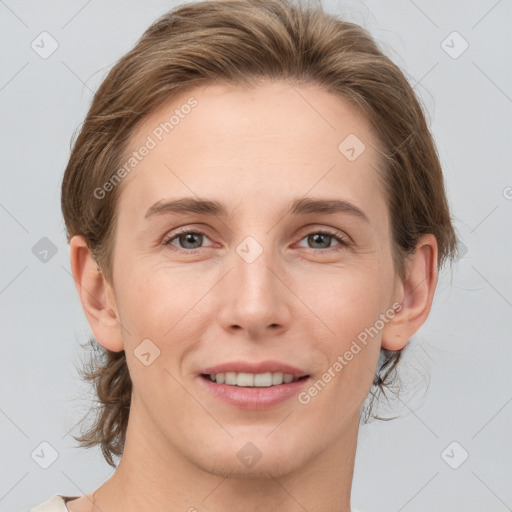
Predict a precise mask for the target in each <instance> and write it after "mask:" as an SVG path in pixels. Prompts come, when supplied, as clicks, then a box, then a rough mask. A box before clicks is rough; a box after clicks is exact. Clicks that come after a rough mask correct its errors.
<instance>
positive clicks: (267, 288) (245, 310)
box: [221, 233, 289, 333]
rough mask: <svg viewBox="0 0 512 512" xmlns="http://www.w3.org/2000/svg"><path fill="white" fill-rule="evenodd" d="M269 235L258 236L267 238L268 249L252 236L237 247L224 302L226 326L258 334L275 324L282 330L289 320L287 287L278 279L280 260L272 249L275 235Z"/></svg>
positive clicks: (223, 314)
mask: <svg viewBox="0 0 512 512" xmlns="http://www.w3.org/2000/svg"><path fill="white" fill-rule="evenodd" d="M267 235H268V234H267ZM267 235H265V233H263V234H262V235H259V236H258V237H259V238H260V239H262V238H263V237H264V236H266V239H265V242H266V243H265V246H264V245H263V243H260V241H258V240H257V239H256V236H253V235H249V236H247V237H246V238H244V239H243V240H242V241H241V242H240V243H239V244H238V245H237V246H236V247H235V248H234V252H233V255H232V261H231V263H232V265H231V266H232V267H233V270H232V271H231V272H230V279H229V280H228V286H229V292H228V293H226V294H225V299H224V300H223V301H222V302H223V304H222V314H221V316H222V320H223V323H225V327H229V326H233V325H237V326H239V327H242V328H244V329H246V330H248V331H252V332H253V333H255V332H257V331H261V330H264V329H266V328H267V327H270V326H274V325H278V326H281V327H282V326H283V325H284V324H286V323H287V321H288V319H289V315H288V314H287V310H288V308H287V307H286V297H285V293H284V292H285V290H286V287H285V286H284V285H283V283H282V282H281V280H280V279H279V278H278V277H277V275H279V273H280V272H279V271H278V268H279V267H280V264H279V261H278V260H279V258H278V257H277V255H276V251H275V250H274V249H273V248H272V247H271V245H272V242H271V239H272V236H270V235H268V236H267ZM262 241H263V240H262ZM276 274H277V275H276Z"/></svg>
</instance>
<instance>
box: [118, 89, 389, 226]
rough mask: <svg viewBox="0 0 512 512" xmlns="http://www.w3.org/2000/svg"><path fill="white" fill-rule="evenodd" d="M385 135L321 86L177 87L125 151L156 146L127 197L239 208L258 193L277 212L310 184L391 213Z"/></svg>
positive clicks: (142, 208) (129, 179)
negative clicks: (382, 157)
mask: <svg viewBox="0 0 512 512" xmlns="http://www.w3.org/2000/svg"><path fill="white" fill-rule="evenodd" d="M377 144H378V142H377V140H376V138H375V137H374V135H373V133H372V131H371V129H370V127H369V124H368V123H367V121H366V119H365V118H364V117H363V116H362V115H361V114H360V112H359V111H358V110H357V109H356V108H355V107H353V106H352V105H351V104H350V103H348V102H347V101H345V100H343V99H342V98H340V97H339V96H337V95H334V94H331V93H328V92H326V91H324V90H322V89H321V88H320V87H319V86H315V85H307V86H305V85H301V86H298V85H293V84H290V83H287V82H267V83H260V84H258V85H257V86H251V87H242V86H233V85H221V84H212V85H208V86H206V87H201V88H196V89H192V90H190V91H188V92H186V93H183V94H180V95H179V96H176V97H175V98H173V99H172V100H171V101H169V102H168V103H166V104H164V105H163V106H162V107H160V108H158V109H157V110H155V111H154V112H153V113H151V114H150V115H149V116H147V117H146V118H145V119H144V121H143V122H142V123H141V124H140V125H139V127H138V129H137V130H136V131H135V133H134V134H133V136H132V138H131V143H130V146H129V149H128V151H127V153H126V158H125V159H126V160H127V159H128V158H130V155H131V154H133V152H139V153H140V151H139V150H140V149H141V148H143V147H144V146H146V147H148V148H150V149H149V150H145V151H144V153H145V156H143V157H142V158H141V157H140V156H139V160H138V161H137V162H136V165H135V166H134V167H133V170H131V171H130V172H129V174H128V175H127V176H126V178H124V179H123V181H122V183H121V186H122V193H121V195H120V201H119V205H118V207H119V210H120V211H123V209H124V207H125V205H126V206H127V205H129V208H130V210H137V211H138V212H139V216H144V214H145V212H146V210H147V208H149V207H150V206H151V205H152V204H153V203H154V202H155V201H157V200H160V199H164V198H172V197H183V196H188V197H193V196H201V197H203V196H204V197H208V198H215V199H217V200H219V201H222V202H224V203H226V204H227V205H228V206H232V207H233V208H235V207H237V208H239V207H242V208H243V206H244V205H246V204H248V202H249V200H250V199H253V200H256V201H257V204H256V206H258V207H259V208H260V210H261V209H264V210H266V209H267V208H266V207H268V210H269V214H271V212H270V210H271V209H272V207H273V206H274V205H275V206H276V208H278V207H279V210H280V211H281V207H282V203H283V202H286V203H288V202H289V201H291V200H292V199H295V198H297V197H302V196H305V195H307V194H308V193H311V194H312V195H315V196H318V195H329V196H330V197H333V196H335V195H339V196H341V197H343V198H344V199H347V200H352V201H353V202H356V203H359V204H360V205H361V206H362V205H365V206H366V208H367V209H368V208H369V209H370V210H372V209H373V210H375V212H374V214H375V215H376V216H377V217H382V215H383V212H382V211H380V212H379V209H382V208H384V209H385V203H384V195H383V192H382V187H381V183H380V178H379V171H378V168H379V158H378V152H377V150H376V147H377ZM132 158H133V157H132ZM262 200H264V201H262ZM260 213H261V215H265V212H263V211H262V212H260ZM384 213H385V212H384ZM370 214H371V212H370ZM377 220H378V219H377ZM381 220H382V219H381ZM384 220H385V218H384Z"/></svg>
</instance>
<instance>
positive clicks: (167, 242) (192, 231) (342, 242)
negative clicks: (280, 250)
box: [162, 229, 351, 254]
mask: <svg viewBox="0 0 512 512" xmlns="http://www.w3.org/2000/svg"><path fill="white" fill-rule="evenodd" d="M189 234H194V235H203V236H205V237H207V238H209V237H208V235H207V234H206V233H204V232H203V231H200V230H197V229H188V230H187V229H185V230H183V231H180V232H179V233H176V234H171V235H170V236H169V237H167V238H166V239H164V241H163V242H162V243H163V245H166V246H171V245H172V244H171V242H173V241H174V240H176V239H177V238H178V237H180V236H185V235H189ZM310 235H327V236H331V237H333V238H334V239H335V240H336V241H337V242H338V243H339V244H340V245H339V246H336V247H328V248H326V249H313V248H311V247H305V249H307V250H309V251H313V252H318V251H320V252H331V251H341V250H343V249H346V248H347V247H349V246H350V245H351V244H350V242H349V240H348V239H347V238H346V237H344V236H343V235H340V234H339V233H337V232H335V231H330V230H328V229H321V230H318V231H311V232H310V233H307V234H306V235H305V236H303V237H302V238H301V241H302V240H303V239H304V238H306V237H308V236H310ZM200 249H202V247H198V248H197V249H181V248H179V247H173V250H176V251H180V252H185V253H188V254H195V253H196V252H197V251H199V250H200Z"/></svg>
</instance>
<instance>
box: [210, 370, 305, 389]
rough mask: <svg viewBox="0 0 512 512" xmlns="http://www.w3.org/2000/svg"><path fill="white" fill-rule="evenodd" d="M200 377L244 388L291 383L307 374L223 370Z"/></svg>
mask: <svg viewBox="0 0 512 512" xmlns="http://www.w3.org/2000/svg"><path fill="white" fill-rule="evenodd" d="M201 377H202V378H203V379H205V380H209V381H211V382H214V383H216V384H224V385H226V386H237V387H244V388H269V387H274V386H281V385H283V384H292V383H294V382H297V381H300V380H304V379H307V378H308V377H309V375H302V376H300V377H299V376H295V375H292V374H291V373H283V372H265V373H247V372H224V373H202V374H201Z"/></svg>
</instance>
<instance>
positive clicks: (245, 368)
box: [201, 360, 308, 378]
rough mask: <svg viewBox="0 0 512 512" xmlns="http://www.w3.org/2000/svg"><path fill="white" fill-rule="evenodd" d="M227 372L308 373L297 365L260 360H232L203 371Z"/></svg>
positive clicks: (206, 372) (294, 374) (213, 372)
mask: <svg viewBox="0 0 512 512" xmlns="http://www.w3.org/2000/svg"><path fill="white" fill-rule="evenodd" d="M227 372H236V373H239V372H244V373H255V374H256V373H267V372H272V373H274V372H282V373H290V374H291V375H293V376H294V377H298V378H300V377H304V376H305V375H308V373H307V372H305V371H303V370H301V369H299V368H296V367H295V366H291V365H289V364H286V363H282V362H280V361H272V360H267V361H259V362H254V361H253V362H250V361H230V362H226V363H222V364H218V365H216V366H209V367H208V368H204V369H203V370H202V371H201V373H203V374H207V375H212V374H213V375H215V374H217V373H227Z"/></svg>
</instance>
